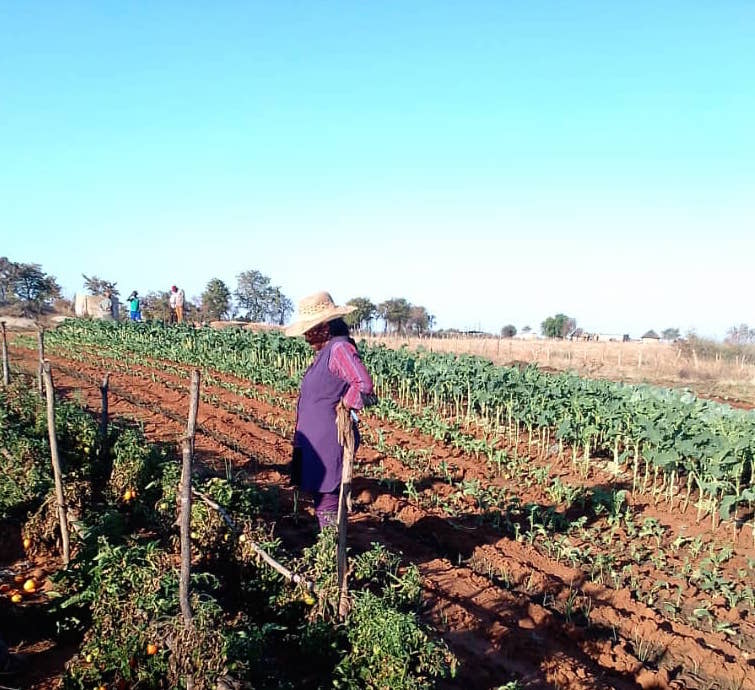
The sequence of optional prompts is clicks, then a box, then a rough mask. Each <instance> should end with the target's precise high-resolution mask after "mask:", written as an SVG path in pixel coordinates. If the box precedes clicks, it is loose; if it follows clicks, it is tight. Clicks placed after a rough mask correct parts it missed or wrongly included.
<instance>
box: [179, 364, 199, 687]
mask: <svg viewBox="0 0 755 690" xmlns="http://www.w3.org/2000/svg"><path fill="white" fill-rule="evenodd" d="M190 395H191V397H190V399H189V419H188V423H187V426H186V436H184V437H183V438H182V439H181V447H182V458H183V464H182V468H181V483H180V485H179V492H178V493H179V496H180V499H181V514H180V516H179V527H180V534H181V572H180V576H179V581H178V600H179V604H180V606H181V614H182V615H183V619H184V623H185V624H186V626H187V627H188V626H190V625H191V624H192V620H193V614H192V612H191V606H190V604H189V584H190V580H191V464H192V459H193V458H192V456H193V454H194V434H195V433H196V429H197V412H198V410H199V370H198V369H194V371H192V372H191V393H190ZM190 680H191V679H190V678H187V685H188V683H189V681H190Z"/></svg>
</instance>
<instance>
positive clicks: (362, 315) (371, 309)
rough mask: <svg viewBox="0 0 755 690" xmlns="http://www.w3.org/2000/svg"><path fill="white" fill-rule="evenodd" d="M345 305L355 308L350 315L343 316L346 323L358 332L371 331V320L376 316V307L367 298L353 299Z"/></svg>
mask: <svg viewBox="0 0 755 690" xmlns="http://www.w3.org/2000/svg"><path fill="white" fill-rule="evenodd" d="M346 304H348V305H350V306H352V307H356V309H355V310H354V311H353V312H351V314H346V316H344V317H343V318H344V321H346V323H347V324H348V325H349V326H351V327H353V328H356V329H358V330H360V331H371V330H372V328H371V327H372V320H373V319H374V318H375V317H376V316H377V307H376V306H375V305H374V304H373V303H372V301H371V300H370V299H369V298H367V297H354V298H352V299H350V300H349V301H348V302H346Z"/></svg>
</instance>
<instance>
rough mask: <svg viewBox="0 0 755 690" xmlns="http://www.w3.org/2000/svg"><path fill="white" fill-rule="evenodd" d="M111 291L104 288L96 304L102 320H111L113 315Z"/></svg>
mask: <svg viewBox="0 0 755 690" xmlns="http://www.w3.org/2000/svg"><path fill="white" fill-rule="evenodd" d="M112 296H113V293H112V292H110V290H105V294H104V296H103V297H102V299H101V300H100V301H99V304H98V305H97V306H98V307H99V309H100V319H102V320H103V321H112V320H113V319H114V318H115V317H114V316H113V298H112Z"/></svg>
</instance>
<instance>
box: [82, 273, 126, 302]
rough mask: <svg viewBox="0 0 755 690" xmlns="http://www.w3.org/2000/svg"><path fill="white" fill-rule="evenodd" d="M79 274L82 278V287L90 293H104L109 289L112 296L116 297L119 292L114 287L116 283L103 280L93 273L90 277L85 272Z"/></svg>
mask: <svg viewBox="0 0 755 690" xmlns="http://www.w3.org/2000/svg"><path fill="white" fill-rule="evenodd" d="M81 276H82V277H83V278H84V289H85V290H86V291H87V292H88V293H89V294H90V295H104V294H105V290H110V294H111V295H113V296H114V297H118V295H119V294H120V292H119V291H118V288H117V287H116V285H117V284H118V283H113V282H112V281H110V280H104V279H103V278H99V277H97V276H94V275H93V276H92V277H91V278H90V277H89V276H88V275H86V274H85V273H82V274H81Z"/></svg>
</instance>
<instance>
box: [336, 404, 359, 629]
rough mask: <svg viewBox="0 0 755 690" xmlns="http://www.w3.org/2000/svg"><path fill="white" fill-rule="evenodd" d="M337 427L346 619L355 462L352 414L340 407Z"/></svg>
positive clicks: (341, 611) (340, 569) (341, 606)
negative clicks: (340, 448) (348, 531)
mask: <svg viewBox="0 0 755 690" xmlns="http://www.w3.org/2000/svg"><path fill="white" fill-rule="evenodd" d="M336 426H337V427H338V442H339V443H340V444H341V445H342V446H343V467H342V469H341V490H340V492H339V498H338V557H337V574H338V594H339V598H338V615H339V617H340V618H341V619H344V618H346V616H347V615H348V613H349V610H350V609H351V605H350V602H349V591H348V582H347V577H346V576H347V573H348V563H347V559H346V527H347V525H348V514H349V509H350V507H351V474H352V464H353V462H354V445H355V439H354V426H353V424H352V421H351V412H350V411H349V410H348V409H347V408H346V407H345V406H344V405H342V404H341V405H339V406H338V408H337V409H336Z"/></svg>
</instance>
